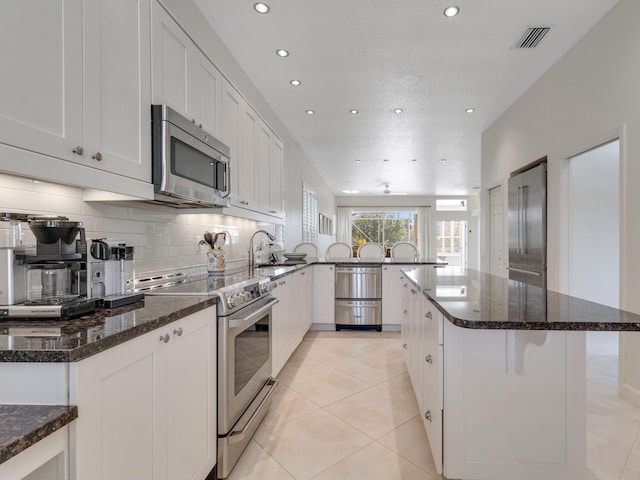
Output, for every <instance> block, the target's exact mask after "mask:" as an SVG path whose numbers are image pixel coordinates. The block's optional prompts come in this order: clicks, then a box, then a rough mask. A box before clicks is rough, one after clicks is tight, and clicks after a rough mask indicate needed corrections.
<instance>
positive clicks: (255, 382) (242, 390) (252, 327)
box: [218, 298, 278, 435]
mask: <svg viewBox="0 0 640 480" xmlns="http://www.w3.org/2000/svg"><path fill="white" fill-rule="evenodd" d="M276 303H278V299H275V298H267V299H265V300H264V301H258V302H256V303H254V304H253V305H250V306H248V307H246V308H243V309H242V310H240V311H239V312H236V313H234V314H232V315H230V316H227V317H219V318H218V338H219V345H218V347H219V352H218V433H219V434H220V435H226V434H227V433H229V431H231V429H232V427H233V426H234V424H235V423H236V422H237V421H238V419H239V418H240V417H241V415H242V413H243V412H244V411H245V410H246V408H247V407H248V406H249V404H250V403H251V402H252V400H253V399H254V398H255V396H256V395H257V394H258V393H259V392H260V390H261V389H262V387H263V386H264V385H265V384H266V383H267V382H268V381H269V379H270V377H271V335H272V310H271V309H272V307H273V306H274V305H275V304H276Z"/></svg>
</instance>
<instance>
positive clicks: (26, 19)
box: [0, 0, 82, 174]
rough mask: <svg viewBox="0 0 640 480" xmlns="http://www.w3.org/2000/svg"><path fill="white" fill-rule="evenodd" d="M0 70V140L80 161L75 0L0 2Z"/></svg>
mask: <svg viewBox="0 0 640 480" xmlns="http://www.w3.org/2000/svg"><path fill="white" fill-rule="evenodd" d="M0 70H1V71H2V88H0V142H2V143H6V144H8V145H13V146H16V147H20V148H24V149H27V150H31V151H34V152H38V153H43V154H46V155H50V156H54V157H58V158H62V159H65V160H72V161H75V162H81V161H82V156H80V155H76V154H75V153H73V150H74V148H75V147H77V146H82V2H81V0H33V1H29V2H25V1H23V0H4V1H3V2H1V6H0ZM76 151H78V150H76ZM35 173H36V172H34V174H35Z"/></svg>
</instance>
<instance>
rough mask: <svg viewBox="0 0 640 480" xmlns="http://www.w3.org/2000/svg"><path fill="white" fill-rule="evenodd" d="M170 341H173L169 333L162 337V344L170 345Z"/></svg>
mask: <svg viewBox="0 0 640 480" xmlns="http://www.w3.org/2000/svg"><path fill="white" fill-rule="evenodd" d="M169 340H171V337H170V336H169V334H168V333H165V334H164V335H160V341H161V342H164V343H169Z"/></svg>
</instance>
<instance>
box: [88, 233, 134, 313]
mask: <svg viewBox="0 0 640 480" xmlns="http://www.w3.org/2000/svg"><path fill="white" fill-rule="evenodd" d="M91 242H92V243H91V247H90V252H91V257H92V260H91V296H92V297H94V298H102V300H103V301H104V306H105V307H106V308H115V307H120V306H123V305H129V304H131V303H135V302H137V301H139V300H142V299H143V298H144V295H143V294H136V293H134V279H135V263H134V260H135V247H132V246H128V245H127V244H126V243H125V242H122V241H120V240H108V239H105V238H98V239H92V240H91Z"/></svg>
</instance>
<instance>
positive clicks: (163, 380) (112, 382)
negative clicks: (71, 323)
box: [71, 307, 216, 480]
mask: <svg viewBox="0 0 640 480" xmlns="http://www.w3.org/2000/svg"><path fill="white" fill-rule="evenodd" d="M71 396H72V398H71V403H72V404H76V405H77V406H78V411H79V415H78V419H77V420H76V422H75V424H74V426H73V428H72V430H71V446H72V448H71V451H72V461H71V471H72V477H71V478H72V479H75V480H82V479H87V478H90V479H92V480H102V479H104V480H107V479H109V480H110V479H113V478H135V479H153V480H172V479H178V478H179V479H185V480H188V479H194V480H195V479H203V478H205V477H206V476H207V474H208V473H209V472H210V471H211V470H212V469H213V467H214V465H215V463H216V316H215V307H211V308H208V309H205V310H203V311H200V312H197V313H194V314H192V315H189V316H188V317H185V318H183V319H181V320H178V321H176V322H173V323H170V324H168V325H166V326H164V327H162V328H159V329H157V330H155V331H152V332H150V333H147V334H145V335H142V336H140V337H138V338H135V339H133V340H131V341H128V342H126V343H123V344H121V345H119V346H117V347H114V348H112V349H109V350H107V351H106V352H103V353H100V354H98V355H94V356H92V357H89V358H87V359H86V360H82V361H80V362H78V363H75V364H72V365H71Z"/></svg>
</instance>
